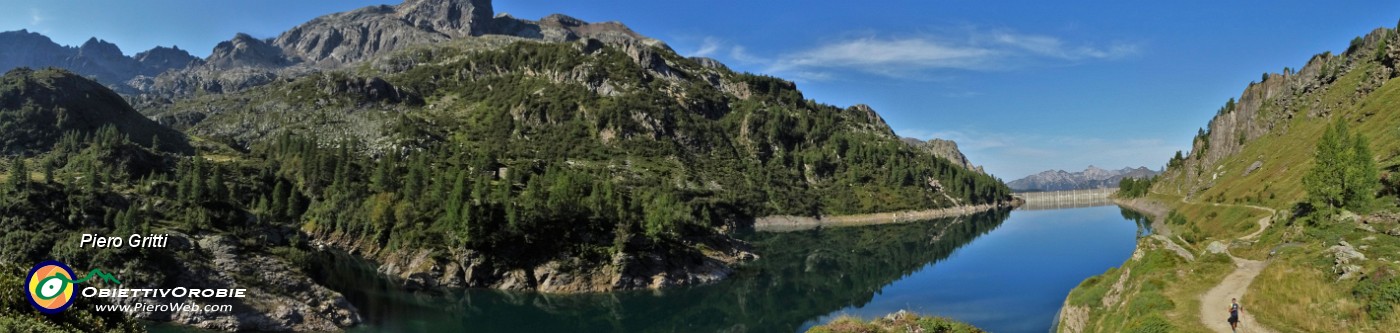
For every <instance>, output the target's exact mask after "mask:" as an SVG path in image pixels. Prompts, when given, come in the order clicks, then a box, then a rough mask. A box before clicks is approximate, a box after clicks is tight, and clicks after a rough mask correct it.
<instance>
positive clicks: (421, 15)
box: [394, 0, 495, 38]
mask: <svg viewBox="0 0 1400 333" xmlns="http://www.w3.org/2000/svg"><path fill="white" fill-rule="evenodd" d="M394 12H396V13H397V14H398V15H399V17H401V18H402V19H403V20H404V21H407V22H408V23H409V24H410V25H412V26H414V27H417V28H419V29H424V30H428V31H434V32H438V33H442V34H445V35H448V36H451V37H454V38H455V37H465V36H474V35H481V34H484V33H486V32H488V31H489V30H490V27H491V19H492V16H493V15H495V11H494V10H492V8H491V1H490V0H446V1H436V0H408V1H404V3H402V4H399V5H398V6H397V7H395V10H394Z"/></svg>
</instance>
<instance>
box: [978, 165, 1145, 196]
mask: <svg viewBox="0 0 1400 333" xmlns="http://www.w3.org/2000/svg"><path fill="white" fill-rule="evenodd" d="M1156 175H1157V172H1156V171H1152V170H1151V169H1148V168H1146V167H1137V168H1123V169H1119V170H1105V169H1101V168H1098V167H1094V166H1092V165H1090V166H1089V167H1088V168H1085V169H1084V171H1079V172H1068V171H1064V170H1046V171H1042V172H1040V173H1037V174H1034V175H1030V176H1026V178H1021V179H1017V180H1013V181H1011V182H1009V183H1006V185H1007V186H1010V187H1011V189H1012V190H1016V191H1067V190H1083V189H1094V188H1110V187H1117V186H1118V182H1119V181H1122V180H1123V178H1137V179H1142V178H1149V177H1152V176H1156Z"/></svg>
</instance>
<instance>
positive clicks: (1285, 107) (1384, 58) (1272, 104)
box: [1166, 28, 1400, 195]
mask: <svg viewBox="0 0 1400 333" xmlns="http://www.w3.org/2000/svg"><path fill="white" fill-rule="evenodd" d="M1397 43H1400V34H1395V33H1393V32H1392V31H1391V30H1390V29H1385V28H1378V29H1376V30H1373V31H1371V32H1370V33H1368V34H1366V35H1365V36H1362V37H1358V38H1357V39H1355V40H1354V41H1353V42H1352V44H1351V45H1350V46H1349V47H1347V49H1346V50H1345V51H1344V52H1342V53H1340V54H1334V53H1332V52H1330V51H1329V52H1323V53H1319V54H1317V55H1314V56H1313V57H1312V58H1310V59H1309V60H1308V61H1307V63H1305V64H1304V65H1303V66H1302V67H1301V68H1297V69H1293V68H1287V69H1285V70H1284V71H1282V72H1281V73H1265V74H1264V75H1263V76H1262V77H1261V80H1260V81H1257V82H1250V84H1249V85H1248V86H1247V87H1245V89H1244V91H1243V92H1241V93H1240V95H1239V97H1236V98H1234V99H1233V103H1228V102H1227V103H1226V105H1225V106H1224V107H1222V108H1220V109H1219V110H1218V111H1217V113H1216V115H1215V117H1213V118H1211V120H1210V123H1209V124H1208V125H1207V126H1206V127H1205V128H1203V129H1202V130H1201V132H1199V133H1198V136H1197V137H1196V138H1195V139H1194V140H1193V141H1192V147H1191V151H1190V152H1189V153H1187V154H1185V159H1184V161H1182V162H1181V166H1180V168H1174V170H1181V171H1182V172H1171V173H1169V174H1167V175H1166V176H1167V177H1170V178H1171V179H1172V180H1173V182H1176V183H1181V184H1184V185H1183V186H1180V187H1179V188H1178V189H1176V190H1179V191H1181V192H1182V193H1180V194H1184V195H1190V194H1192V193H1196V192H1199V191H1201V190H1204V189H1207V188H1210V187H1211V186H1213V185H1215V180H1216V179H1217V178H1219V177H1220V176H1222V175H1223V172H1224V170H1223V169H1221V167H1225V165H1223V164H1222V163H1224V162H1225V161H1226V160H1228V159H1229V158H1231V157H1233V156H1234V155H1236V154H1238V153H1240V152H1241V151H1243V150H1244V146H1245V145H1246V144H1248V143H1249V142H1252V141H1254V140H1255V139H1258V138H1260V137H1262V136H1265V135H1269V134H1275V135H1277V134H1280V133H1287V132H1288V131H1289V127H1290V124H1294V123H1296V122H1295V121H1294V120H1295V118H1299V117H1308V118H1329V116H1330V115H1332V114H1333V112H1334V111H1339V110H1340V108H1344V107H1347V105H1348V104H1351V103H1357V102H1360V101H1361V100H1362V99H1364V98H1365V97H1366V96H1367V95H1368V94H1370V93H1371V92H1373V91H1375V90H1376V89H1378V88H1379V87H1380V86H1381V85H1382V84H1384V83H1385V82H1388V81H1389V80H1390V79H1392V78H1395V77H1400V71H1397V70H1396V69H1397V68H1400V63H1397V62H1398V61H1400V46H1397V45H1396V44H1397ZM1382 46H1385V48H1384V49H1381V47H1382ZM1368 61H1377V62H1378V63H1379V66H1360V65H1361V64H1363V63H1365V62H1368ZM1355 70H1364V71H1365V72H1363V73H1357V74H1359V75H1357V78H1358V80H1357V81H1358V82H1357V83H1356V84H1355V86H1350V85H1348V86H1345V87H1343V86H1339V85H1335V84H1334V83H1335V82H1337V80H1339V79H1340V78H1342V77H1343V76H1346V75H1348V74H1349V73H1351V72H1353V71H1355ZM1328 96H1334V97H1328ZM1335 96H1339V97H1340V98H1337V97H1335ZM1232 167H1234V168H1240V167H1244V166H1243V165H1235V166H1232ZM1236 170H1238V169H1236Z"/></svg>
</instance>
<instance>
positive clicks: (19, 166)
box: [10, 156, 29, 193]
mask: <svg viewBox="0 0 1400 333" xmlns="http://www.w3.org/2000/svg"><path fill="white" fill-rule="evenodd" d="M28 183H29V168H28V167H25V165H24V158H21V157H19V156H15V157H14V158H13V159H11V160H10V188H11V189H14V190H15V192H19V193H24V192H25V187H26V184H28Z"/></svg>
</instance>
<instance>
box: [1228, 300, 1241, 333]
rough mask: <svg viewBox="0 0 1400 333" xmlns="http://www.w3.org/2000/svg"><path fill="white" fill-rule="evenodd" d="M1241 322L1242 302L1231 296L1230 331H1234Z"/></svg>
mask: <svg viewBox="0 0 1400 333" xmlns="http://www.w3.org/2000/svg"><path fill="white" fill-rule="evenodd" d="M1239 324H1240V303H1239V302H1236V301H1235V299H1234V298H1230V331H1231V332H1234V331H1235V329H1236V328H1235V327H1236V326H1238V325H1239Z"/></svg>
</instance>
